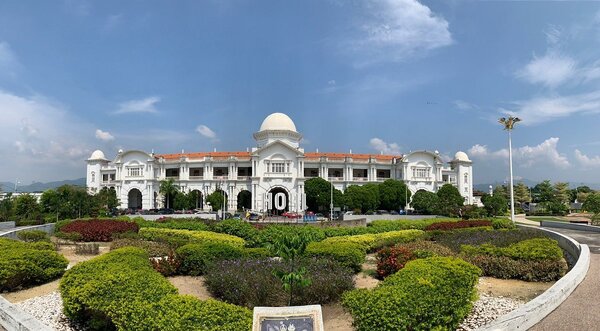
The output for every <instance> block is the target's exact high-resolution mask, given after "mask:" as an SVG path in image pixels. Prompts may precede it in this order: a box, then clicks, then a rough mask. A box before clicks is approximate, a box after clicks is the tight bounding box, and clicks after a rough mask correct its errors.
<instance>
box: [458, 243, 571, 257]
mask: <svg viewBox="0 0 600 331" xmlns="http://www.w3.org/2000/svg"><path fill="white" fill-rule="evenodd" d="M461 250H462V252H463V253H465V254H467V255H491V256H505V257H508V258H511V259H514V260H525V261H543V260H550V261H557V260H560V259H562V258H563V252H562V249H561V248H560V246H558V242H557V241H556V240H553V239H549V238H535V239H528V240H523V241H520V242H518V243H515V244H511V245H509V246H508V247H497V246H494V245H491V244H484V245H480V246H471V245H463V246H462V247H461Z"/></svg>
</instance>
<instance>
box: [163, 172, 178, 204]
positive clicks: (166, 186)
mask: <svg viewBox="0 0 600 331" xmlns="http://www.w3.org/2000/svg"><path fill="white" fill-rule="evenodd" d="M158 191H159V192H160V193H161V194H162V195H164V197H165V204H166V206H167V208H171V203H170V202H171V200H172V199H173V198H174V195H175V194H177V192H179V187H178V186H177V185H175V181H174V180H173V178H169V179H166V180H161V181H160V186H159V188H158Z"/></svg>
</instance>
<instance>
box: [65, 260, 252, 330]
mask: <svg viewBox="0 0 600 331" xmlns="http://www.w3.org/2000/svg"><path fill="white" fill-rule="evenodd" d="M60 292H61V296H62V298H63V308H64V312H65V314H66V315H67V316H68V317H69V318H71V319H74V320H77V321H80V322H82V323H85V324H87V327H88V328H89V329H93V330H107V329H109V330H110V329H117V330H232V331H233V330H247V329H249V328H250V325H251V323H252V314H251V312H250V311H249V310H247V309H244V308H241V307H236V306H233V305H229V304H226V303H222V302H217V301H200V300H197V299H195V298H192V297H189V296H180V295H177V289H176V288H175V287H174V286H173V285H171V284H170V283H169V281H168V280H166V279H165V278H164V277H163V276H161V275H160V274H159V273H158V272H156V271H154V270H153V269H152V267H151V265H150V262H149V260H148V255H147V254H146V253H145V252H144V251H143V250H142V249H139V248H121V249H117V250H114V251H112V252H110V253H108V254H105V255H103V256H100V257H96V258H94V259H92V260H90V261H86V262H82V263H79V264H77V265H76V266H74V267H73V268H72V269H70V270H69V271H68V272H67V273H65V275H64V277H63V278H62V280H61V283H60Z"/></svg>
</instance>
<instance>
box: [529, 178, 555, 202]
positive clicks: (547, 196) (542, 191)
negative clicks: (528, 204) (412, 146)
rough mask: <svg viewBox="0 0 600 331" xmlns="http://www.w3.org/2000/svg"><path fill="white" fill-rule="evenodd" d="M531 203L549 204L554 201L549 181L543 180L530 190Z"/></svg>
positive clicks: (552, 189)
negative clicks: (531, 195)
mask: <svg viewBox="0 0 600 331" xmlns="http://www.w3.org/2000/svg"><path fill="white" fill-rule="evenodd" d="M532 194H533V202H551V201H553V200H554V188H553V187H552V184H551V183H550V181H549V180H545V181H543V182H541V183H539V184H537V185H536V186H534V187H533V189H532Z"/></svg>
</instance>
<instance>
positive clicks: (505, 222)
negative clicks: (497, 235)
mask: <svg viewBox="0 0 600 331" xmlns="http://www.w3.org/2000/svg"><path fill="white" fill-rule="evenodd" d="M492 227H493V228H494V229H496V230H499V229H509V230H512V229H516V228H517V226H516V225H515V223H513V222H512V221H511V220H509V219H506V218H494V219H493V220H492Z"/></svg>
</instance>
